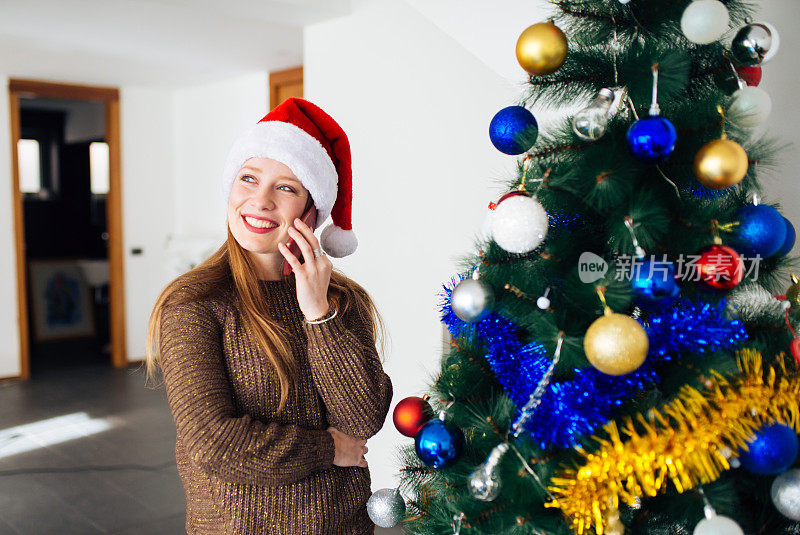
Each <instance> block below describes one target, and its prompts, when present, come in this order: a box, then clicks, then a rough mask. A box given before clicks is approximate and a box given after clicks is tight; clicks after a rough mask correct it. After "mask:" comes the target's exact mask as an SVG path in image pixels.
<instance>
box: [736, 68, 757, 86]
mask: <svg viewBox="0 0 800 535" xmlns="http://www.w3.org/2000/svg"><path fill="white" fill-rule="evenodd" d="M736 72H737V73H738V74H739V78H741V79H742V80H744V83H746V84H747V85H751V86H753V87H756V86H758V84H760V83H761V67H760V66H758V65H754V66H752V67H750V66H747V65H741V66H739V67H736Z"/></svg>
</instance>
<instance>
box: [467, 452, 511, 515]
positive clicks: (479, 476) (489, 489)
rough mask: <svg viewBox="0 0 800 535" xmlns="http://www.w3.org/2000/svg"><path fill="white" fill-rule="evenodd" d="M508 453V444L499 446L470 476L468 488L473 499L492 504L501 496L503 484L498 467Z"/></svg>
mask: <svg viewBox="0 0 800 535" xmlns="http://www.w3.org/2000/svg"><path fill="white" fill-rule="evenodd" d="M506 451H508V444H506V443H505V442H502V443H500V444H498V445H497V446H495V448H494V449H493V450H492V453H490V454H489V457H488V458H487V459H486V462H484V463H483V464H482V465H480V466H479V467H478V468H477V469H475V471H474V472H472V474H470V476H469V482H468V486H469V492H470V494H472V497H473V498H475V499H477V500H481V501H484V502H490V501H492V500H494V499H495V498H497V495H498V494H500V487H501V483H500V475H499V474H498V472H497V465H498V464H499V462H500V458H501V457H502V456H503V454H504V453H505V452H506Z"/></svg>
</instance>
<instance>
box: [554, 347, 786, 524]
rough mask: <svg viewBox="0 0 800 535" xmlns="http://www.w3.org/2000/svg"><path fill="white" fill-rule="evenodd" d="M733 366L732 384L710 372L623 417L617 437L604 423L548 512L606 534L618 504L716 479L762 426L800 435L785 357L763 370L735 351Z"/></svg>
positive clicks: (563, 475) (559, 481) (558, 481)
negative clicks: (657, 405)
mask: <svg viewBox="0 0 800 535" xmlns="http://www.w3.org/2000/svg"><path fill="white" fill-rule="evenodd" d="M737 362H738V365H739V369H740V370H741V374H740V375H738V376H737V377H735V378H731V379H730V380H727V379H725V378H724V377H722V375H720V374H718V373H716V372H713V371H712V372H711V373H712V378H711V379H709V381H708V382H707V386H708V389H707V390H706V391H704V392H700V391H698V390H696V389H694V388H692V387H690V386H684V387H683V388H681V390H680V392H679V394H678V396H677V397H676V399H674V400H673V401H672V402H670V403H668V404H666V405H665V406H664V407H662V408H661V409H660V410H655V409H653V410H650V411H648V413H647V415H646V416H645V415H642V414H639V415H636V417H635V418H627V419H626V420H625V421H624V422H623V424H622V426H621V430H620V428H619V427H618V426H617V424H616V422H610V423H608V424H606V425H605V426H604V430H605V436H604V437H603V438H601V437H597V436H595V437H593V439H594V441H595V442H596V443H597V444H598V445H599V447H598V448H597V449H596V450H595V451H593V452H592V453H587V452H586V451H585V450H584V449H583V448H580V447H577V448H576V449H577V451H578V452H579V453H580V454H581V456H582V457H583V459H582V462H580V463H579V465H578V466H575V467H570V468H565V469H562V470H560V471H558V472H557V473H556V474H555V475H554V477H553V478H552V479H551V481H550V486H549V491H550V492H551V493H552V500H551V501H550V502H548V503H547V504H545V506H546V507H557V508H559V509H561V510H562V511H563V513H564V514H565V515H566V516H567V517H568V518H570V519H571V522H572V529H573V530H575V532H576V533H578V534H584V533H588V532H590V531H591V530H592V528H593V529H594V530H595V532H596V533H597V534H598V535H603V531H604V528H605V526H606V523H607V521H608V518H609V516H613V515H614V514H615V512H616V510H617V508H618V506H619V501H620V500H622V501H623V502H624V503H627V504H628V505H633V504H634V503H635V502H636V500H637V499H638V498H641V497H647V496H655V495H656V494H657V493H658V492H659V491H663V490H664V489H665V488H666V485H667V482H671V483H672V484H673V485H674V486H675V488H676V489H677V490H678V492H684V491H686V490H688V489H691V488H692V487H695V486H697V485H698V484H703V483H710V482H711V481H714V480H716V479H717V478H718V477H719V476H720V474H721V473H722V472H723V471H724V470H728V469H729V468H730V464H729V462H728V459H729V457H730V456H731V453H735V452H736V451H738V450H739V449H740V448H742V447H746V446H745V445H746V443H747V442H748V441H749V440H750V439H751V438H752V436H753V433H754V432H755V431H756V430H758V429H759V428H760V427H762V426H763V425H765V424H768V423H772V422H775V421H780V422H782V423H785V424H787V425H789V426H790V427H792V428H793V429H794V430H795V431H800V428H798V425H800V418H798V395H800V378H798V376H797V375H796V374H794V373H793V374H792V375H789V373H787V370H786V364H785V361H784V357H783V355H781V356H780V357H779V358H778V360H777V363H776V365H775V366H769V367H767V369H766V370H765V369H764V367H763V365H762V358H761V354H760V353H758V352H756V351H754V350H750V349H744V350H742V351H740V352H739V353H738V359H737ZM765 372H766V373H765ZM623 435H624V436H626V437H627V438H625V439H624V440H623V438H622V436H623Z"/></svg>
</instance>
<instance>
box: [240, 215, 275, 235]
mask: <svg viewBox="0 0 800 535" xmlns="http://www.w3.org/2000/svg"><path fill="white" fill-rule="evenodd" d="M242 222H244V226H245V228H247V230H249V231H251V232H255V233H256V234H265V233H267V232H269V231H271V230H275V229H276V228H278V223H276V222H275V221H273V220H271V219H262V218H259V217H253V216H250V215H242Z"/></svg>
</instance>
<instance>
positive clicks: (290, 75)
mask: <svg viewBox="0 0 800 535" xmlns="http://www.w3.org/2000/svg"><path fill="white" fill-rule="evenodd" d="M267 83H268V84H269V109H270V110H273V109H275V106H277V105H278V104H280V102H279V101H278V89H279V88H280V86H282V85H286V84H302V83H303V66H302V65H300V66H298V67H292V68H290V69H284V70H282V71H273V72H271V73H269V80H268V82H267Z"/></svg>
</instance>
